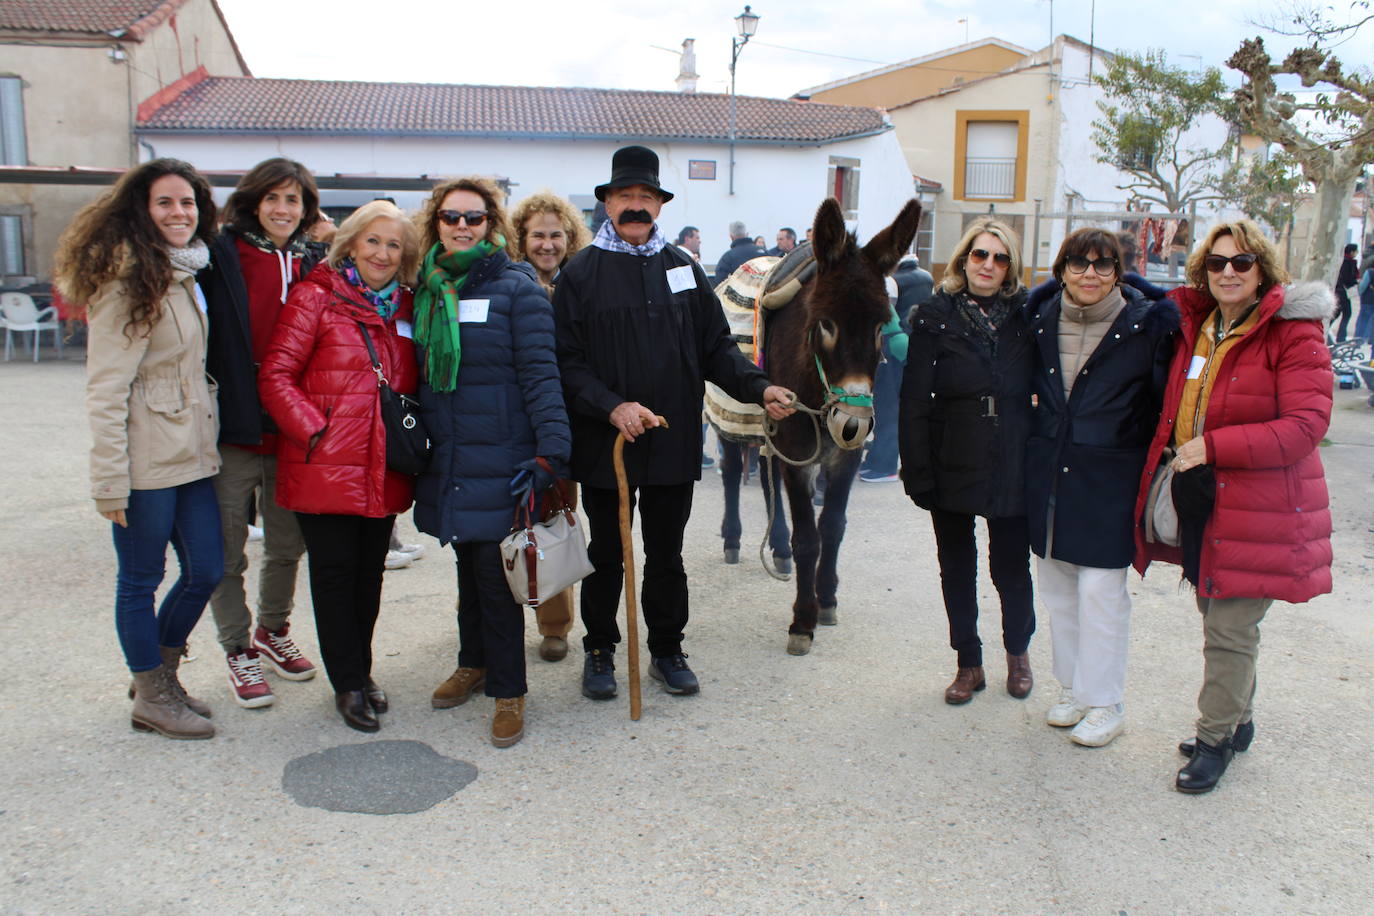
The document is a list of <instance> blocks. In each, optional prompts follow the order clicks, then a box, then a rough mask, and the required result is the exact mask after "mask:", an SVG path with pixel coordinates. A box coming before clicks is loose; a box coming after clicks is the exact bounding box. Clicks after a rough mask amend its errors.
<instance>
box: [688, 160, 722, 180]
mask: <svg viewBox="0 0 1374 916" xmlns="http://www.w3.org/2000/svg"><path fill="white" fill-rule="evenodd" d="M687 177H688V179H690V180H701V181H715V180H716V160H714V159H688V160H687Z"/></svg>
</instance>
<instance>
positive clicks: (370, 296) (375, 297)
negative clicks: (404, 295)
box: [339, 258, 401, 321]
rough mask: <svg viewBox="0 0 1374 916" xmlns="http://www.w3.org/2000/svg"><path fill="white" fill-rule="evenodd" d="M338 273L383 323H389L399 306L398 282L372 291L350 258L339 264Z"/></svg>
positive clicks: (394, 281) (399, 287) (399, 288)
mask: <svg viewBox="0 0 1374 916" xmlns="http://www.w3.org/2000/svg"><path fill="white" fill-rule="evenodd" d="M339 273H340V274H342V275H343V278H344V279H345V280H347V281H348V282H349V283H350V284H352V285H353V287H354V289H356V290H357V291H358V292H360V293H362V294H363V298H365V299H367V301H368V302H370V303H372V307H373V308H375V309H376V310H377V314H378V315H380V316H382V320H383V321H390V320H391V316H392V315H394V314H396V309H397V308H398V307H399V306H400V304H401V283H400V281H399V280H392V281H391V282H390V283H388V284H387V285H386V286H383V287H382V288H381V289H373V288H372V287H370V286H368V285H367V281H366V280H364V279H363V278H362V275H360V274H359V273H358V265H357V264H354V263H353V259H352V258H344V259H343V260H342V261H340V262H339Z"/></svg>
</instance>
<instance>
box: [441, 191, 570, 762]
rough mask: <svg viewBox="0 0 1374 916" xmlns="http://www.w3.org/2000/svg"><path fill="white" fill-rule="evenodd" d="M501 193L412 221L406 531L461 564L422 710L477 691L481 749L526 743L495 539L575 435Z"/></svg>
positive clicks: (541, 308)
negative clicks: (415, 233) (416, 411)
mask: <svg viewBox="0 0 1374 916" xmlns="http://www.w3.org/2000/svg"><path fill="white" fill-rule="evenodd" d="M499 193H500V192H499V191H497V189H496V187H495V186H494V185H493V184H491V183H490V182H489V181H487V180H485V179H481V178H460V179H456V180H451V181H446V182H443V183H442V184H440V185H438V186H437V187H436V188H435V189H434V191H433V192H432V193H431V194H430V197H429V200H427V201H426V202H425V206H424V209H423V210H422V211H421V213H420V216H419V218H418V221H419V229H420V233H421V235H422V242H421V247H422V249H423V250H424V251H425V256H424V262H423V263H422V264H421V267H420V277H419V282H418V283H417V285H416V289H417V292H416V295H415V343H416V346H417V347H418V348H419V361H420V372H421V383H420V405H421V409H422V412H423V415H424V420H425V424H426V427H427V428H428V430H429V435H430V439H431V440H432V441H433V444H434V458H433V460H432V461H431V463H430V468H429V471H428V472H427V473H425V474H423V475H421V477H420V479H419V482H418V484H417V487H416V494H415V496H416V506H415V524H416V525H417V526H419V528H420V530H421V531H424V532H427V533H428V534H432V535H434V536H435V537H437V538H438V539H439V541H440V542H441V543H443V544H452V545H453V549H454V552H455V553H456V554H457V563H458V668H457V670H456V671H454V672H453V675H452V676H451V677H449V679H448V680H446V681H445V682H444V683H443V684H441V685H440V686H439V688H438V689H437V690H435V692H434V696H433V698H432V699H431V704H432V705H433V706H434V707H435V708H438V709H443V708H448V707H452V706H457V705H459V704H461V703H464V702H466V701H467V699H468V698H469V697H470V696H471V695H472V693H473V692H474V691H475V690H476V689H477V688H478V687H480V686H482V685H484V684H485V687H486V695H487V696H489V697H493V698H494V699H495V701H496V708H495V712H494V714H493V717H492V722H491V740H492V743H493V744H495V745H496V746H497V747H509V746H510V745H512V744H514V743H515V742H517V741H519V740H520V738H521V737H523V735H524V716H525V693H526V687H525V651H524V618H523V616H522V615H523V609H522V607H521V606H520V605H519V604H518V603H516V601H515V599H514V598H513V597H512V596H511V592H510V588H509V587H508V586H507V584H506V578H505V573H504V571H503V570H502V567H501V551H500V541H501V539H502V538H503V537H505V536H506V534H507V533H508V532H509V531H510V529H511V522H512V520H513V518H514V515H515V508H516V505H517V503H518V502H519V501H520V500H521V499H522V498H525V497H526V496H527V495H528V494H529V493H530V490H531V489H532V490H533V495H534V497H535V498H536V499H537V498H538V496H539V494H540V493H541V492H542V491H543V490H544V489H547V488H548V486H549V485H550V484H551V483H552V482H553V476H554V475H555V474H557V475H559V476H562V475H563V474H565V473H566V467H567V462H568V457H569V453H570V451H571V448H572V437H571V434H570V433H569V431H568V416H567V412H566V410H565V409H564V406H563V390H562V385H561V382H560V380H559V376H558V362H557V359H556V357H555V355H554V338H553V307H552V306H551V305H550V304H549V299H548V296H547V294H546V293H545V292H544V289H543V287H541V286H540V285H539V283H538V281H537V280H536V278H535V273H534V271H533V270H532V269H531V268H530V266H529V265H528V264H518V263H515V262H513V261H512V260H511V257H510V254H511V249H510V247H509V246H510V243H511V242H512V241H513V239H514V233H513V232H512V231H511V229H510V224H509V221H508V219H507V217H506V213H505V210H504V209H503V208H502V206H501V203H500V199H499Z"/></svg>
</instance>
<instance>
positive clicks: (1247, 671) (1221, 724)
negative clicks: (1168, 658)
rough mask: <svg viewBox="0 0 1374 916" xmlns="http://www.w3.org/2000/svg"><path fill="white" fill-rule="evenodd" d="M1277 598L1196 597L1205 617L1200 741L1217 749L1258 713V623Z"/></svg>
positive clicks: (1199, 698) (1199, 708)
mask: <svg viewBox="0 0 1374 916" xmlns="http://www.w3.org/2000/svg"><path fill="white" fill-rule="evenodd" d="M1273 603H1274V600H1273V599H1272V598H1204V597H1202V596H1201V595H1199V596H1198V598H1197V609H1198V610H1199V611H1201V612H1202V640H1203V641H1202V658H1203V670H1202V690H1201V691H1200V692H1199V693H1198V695H1197V708H1198V712H1199V713H1200V715H1199V716H1198V720H1197V736H1198V738H1200V739H1201V740H1203V741H1206V742H1207V743H1208V744H1211V745H1216V744H1218V743H1220V742H1222V741H1224V740H1226V739H1227V738H1229V737H1231V736H1232V735H1233V734H1235V731H1236V726H1237V725H1240V724H1241V723H1243V722H1249V721H1250V718H1251V716H1252V715H1253V714H1254V708H1253V705H1254V701H1255V659H1256V658H1258V657H1259V643H1260V632H1259V624H1260V621H1261V620H1263V619H1264V615H1265V612H1267V611H1268V610H1269V605H1271V604H1273Z"/></svg>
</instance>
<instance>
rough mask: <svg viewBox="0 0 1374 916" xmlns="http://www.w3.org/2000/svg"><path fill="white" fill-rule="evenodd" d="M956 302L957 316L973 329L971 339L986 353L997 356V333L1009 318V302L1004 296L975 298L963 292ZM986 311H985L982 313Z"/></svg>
mask: <svg viewBox="0 0 1374 916" xmlns="http://www.w3.org/2000/svg"><path fill="white" fill-rule="evenodd" d="M956 302H957V303H958V306H959V314H961V315H963V316H964V320H965V321H967V322H968V324H969V327H970V328H972V329H973V338H974V340H976V341H977V342H978V343H979V344H980V345H981V346H982V347H983V349H984V350H986V351H987V352H988V353H991V354H993V355H994V356H995V355H996V354H997V331H998V330H999V329H1000V328H1001V327H1002V325H1003V324H1005V323H1006V320H1007V319H1008V318H1009V317H1011V300H1010V299H1007V298H1006V297H1004V296H987V297H984V296H975V295H973V294H972V293H970V292H968V291H967V290H965V291H964V292H962V293H960V294H959V296H958V298H957V300H956ZM984 309H986V311H984Z"/></svg>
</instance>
